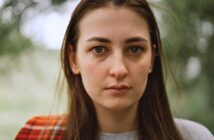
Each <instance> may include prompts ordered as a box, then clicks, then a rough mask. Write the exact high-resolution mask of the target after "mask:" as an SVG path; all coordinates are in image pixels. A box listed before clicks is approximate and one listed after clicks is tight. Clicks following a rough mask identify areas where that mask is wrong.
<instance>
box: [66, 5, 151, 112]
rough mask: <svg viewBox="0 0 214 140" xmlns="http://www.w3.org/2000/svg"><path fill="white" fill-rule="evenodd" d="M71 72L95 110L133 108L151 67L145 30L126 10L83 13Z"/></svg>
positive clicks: (148, 39)
mask: <svg viewBox="0 0 214 140" xmlns="http://www.w3.org/2000/svg"><path fill="white" fill-rule="evenodd" d="M79 32H80V34H79V38H78V42H77V52H76V53H75V54H74V53H70V55H69V59H70V63H71V69H72V71H73V72H74V73H75V74H80V75H81V78H82V82H83V85H84V87H85V90H86V92H87V94H88V95H89V96H90V98H91V99H92V101H93V103H94V106H95V109H97V110H98V109H108V110H111V111H119V110H120V111H122V110H126V109H130V108H135V109H136V107H137V104H138V102H139V100H140V98H141V97H142V96H143V93H144V90H145V87H146V85H147V79H148V74H149V73H150V72H151V67H152V58H153V56H152V49H151V40H150V34H149V27H148V24H147V22H146V20H145V19H144V18H142V17H141V16H139V15H138V14H136V13H135V12H134V11H132V10H130V9H128V8H121V7H120V8H116V7H113V6H109V7H105V8H99V9H96V10H93V11H91V12H89V13H87V14H86V15H85V16H84V17H83V19H82V20H81V21H80V25H79Z"/></svg>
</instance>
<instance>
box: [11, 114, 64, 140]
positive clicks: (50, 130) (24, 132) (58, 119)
mask: <svg viewBox="0 0 214 140" xmlns="http://www.w3.org/2000/svg"><path fill="white" fill-rule="evenodd" d="M65 125H66V115H57V116H53V115H51V116H36V117H33V118H31V119H29V120H28V121H27V122H26V123H25V124H24V126H23V127H22V128H21V130H20V131H19V133H18V134H17V136H16V138H15V139H16V140H31V139H63V138H64V135H65V130H66V126H65Z"/></svg>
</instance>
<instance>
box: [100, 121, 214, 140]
mask: <svg viewBox="0 0 214 140" xmlns="http://www.w3.org/2000/svg"><path fill="white" fill-rule="evenodd" d="M175 123H176V126H177V127H178V129H179V131H180V133H181V135H182V137H183V140H214V137H213V135H212V133H211V132H210V131H209V130H208V129H207V128H206V127H204V126H203V125H201V124H199V123H196V122H193V121H189V120H184V119H175ZM99 140H138V135H137V130H135V131H131V132H125V133H116V134H115V133H104V132H101V133H100V136H99Z"/></svg>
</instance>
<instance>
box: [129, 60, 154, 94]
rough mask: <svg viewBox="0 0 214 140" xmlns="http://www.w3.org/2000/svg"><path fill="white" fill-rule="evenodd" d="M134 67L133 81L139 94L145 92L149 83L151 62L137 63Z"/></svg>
mask: <svg viewBox="0 0 214 140" xmlns="http://www.w3.org/2000/svg"><path fill="white" fill-rule="evenodd" d="M136 66H137V67H134V69H132V74H133V75H132V82H133V86H135V89H136V92H137V93H138V94H141V95H142V94H143V93H144V91H145V88H146V85H147V79H148V75H149V67H150V63H142V64H139V65H136Z"/></svg>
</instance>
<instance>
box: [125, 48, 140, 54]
mask: <svg viewBox="0 0 214 140" xmlns="http://www.w3.org/2000/svg"><path fill="white" fill-rule="evenodd" d="M128 51H129V53H131V54H139V53H141V52H142V51H143V47H141V46H131V47H129V50H128Z"/></svg>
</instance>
